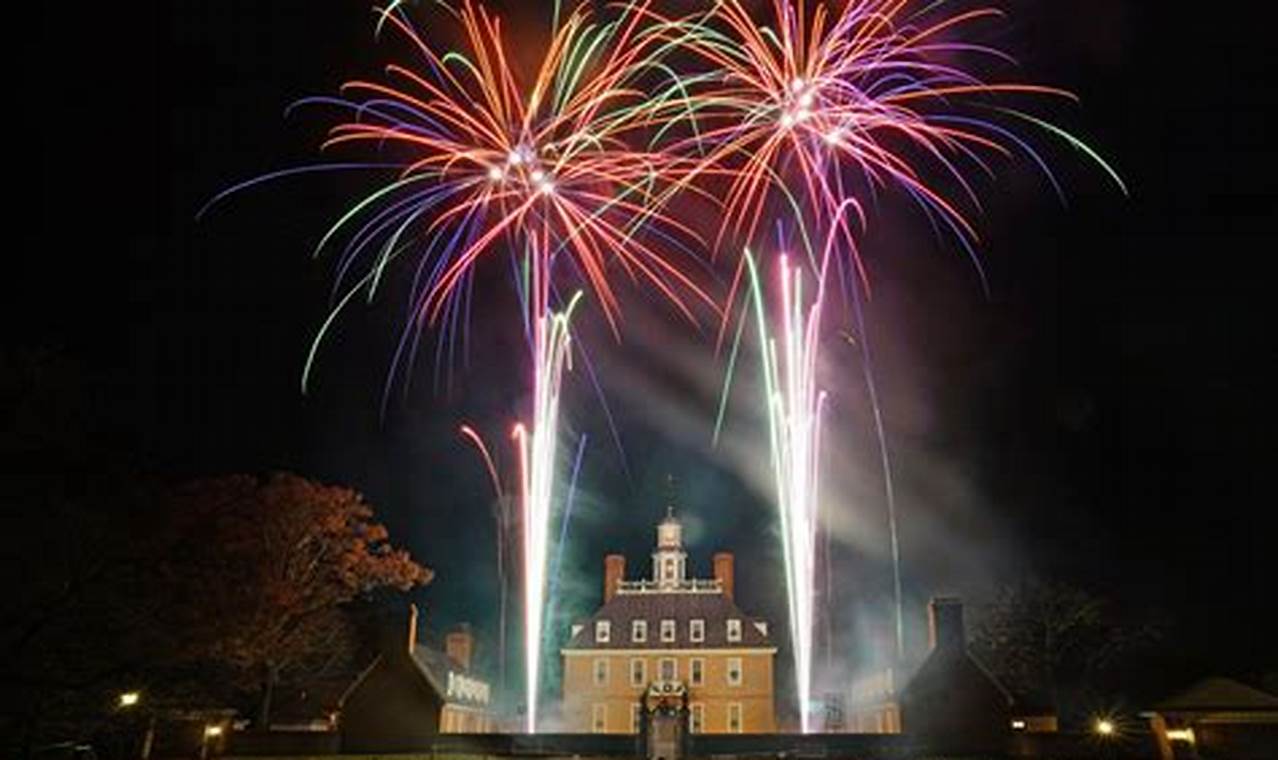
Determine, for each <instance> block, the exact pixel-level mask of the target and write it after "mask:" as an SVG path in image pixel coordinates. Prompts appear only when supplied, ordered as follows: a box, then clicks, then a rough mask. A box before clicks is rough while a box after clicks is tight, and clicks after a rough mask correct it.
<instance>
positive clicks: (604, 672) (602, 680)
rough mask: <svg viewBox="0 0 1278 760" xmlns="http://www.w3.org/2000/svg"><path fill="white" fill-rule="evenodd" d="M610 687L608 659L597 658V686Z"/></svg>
mask: <svg viewBox="0 0 1278 760" xmlns="http://www.w3.org/2000/svg"><path fill="white" fill-rule="evenodd" d="M607 685H608V658H607V657H596V658H595V686H607Z"/></svg>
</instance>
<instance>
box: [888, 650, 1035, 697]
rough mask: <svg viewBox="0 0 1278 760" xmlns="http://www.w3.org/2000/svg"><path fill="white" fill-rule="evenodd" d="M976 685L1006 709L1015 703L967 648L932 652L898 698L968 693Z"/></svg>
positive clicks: (1005, 688)
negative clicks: (986, 688) (985, 687)
mask: <svg viewBox="0 0 1278 760" xmlns="http://www.w3.org/2000/svg"><path fill="white" fill-rule="evenodd" d="M977 683H985V684H988V686H989V687H990V688H991V689H993V690H995V691H997V692H998V693H999V695H1000V696H1001V697H1002V699H1003V700H1004V701H1006V702H1007V704H1008V705H1009V706H1010V705H1012V704H1013V702H1015V700H1014V699H1013V697H1012V693H1011V692H1010V691H1008V690H1007V687H1006V686H1004V685H1003V684H1002V682H1001V681H999V680H998V678H996V677H995V676H994V674H993V673H991V672H990V670H989V668H987V667H985V665H984V664H983V663H982V662H981V661H980V660H979V659H977V658H976V657H974V656H973V655H972V653H971V652H969V651H968V650H967V647H954V648H944V647H937V648H934V649H933V650H932V651H931V652H930V653H929V654H928V656H927V658H926V659H925V660H923V664H922V665H920V666H919V669H918V670H917V671H915V672H914V675H913V676H911V677H910V680H909V682H907V683H906V684H905V687H904V688H903V689H902V690H901V694H902V695H906V694H922V693H927V692H937V691H939V692H946V691H949V690H952V689H955V688H964V689H970V688H972V687H973V686H974V685H975V684H977Z"/></svg>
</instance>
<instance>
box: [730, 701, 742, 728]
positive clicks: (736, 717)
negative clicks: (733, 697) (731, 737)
mask: <svg viewBox="0 0 1278 760" xmlns="http://www.w3.org/2000/svg"><path fill="white" fill-rule="evenodd" d="M744 728H745V720H744V719H743V718H742V715H741V703H740V702H729V703H728V733H730V734H739V733H742V731H743V729H744Z"/></svg>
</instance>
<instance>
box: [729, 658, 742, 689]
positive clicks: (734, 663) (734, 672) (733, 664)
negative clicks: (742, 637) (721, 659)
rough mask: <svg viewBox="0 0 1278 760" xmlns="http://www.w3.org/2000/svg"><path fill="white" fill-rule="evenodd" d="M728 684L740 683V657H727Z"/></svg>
mask: <svg viewBox="0 0 1278 760" xmlns="http://www.w3.org/2000/svg"><path fill="white" fill-rule="evenodd" d="M728 685H729V686H740V685H741V658H740V657H729V658H728Z"/></svg>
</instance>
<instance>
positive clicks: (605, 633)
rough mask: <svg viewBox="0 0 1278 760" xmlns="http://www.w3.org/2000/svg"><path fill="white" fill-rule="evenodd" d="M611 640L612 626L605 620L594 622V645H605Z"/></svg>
mask: <svg viewBox="0 0 1278 760" xmlns="http://www.w3.org/2000/svg"><path fill="white" fill-rule="evenodd" d="M611 638H612V624H611V623H609V622H608V621H607V620H596V621H595V643H597V644H607V643H608V640H609V639H611Z"/></svg>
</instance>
